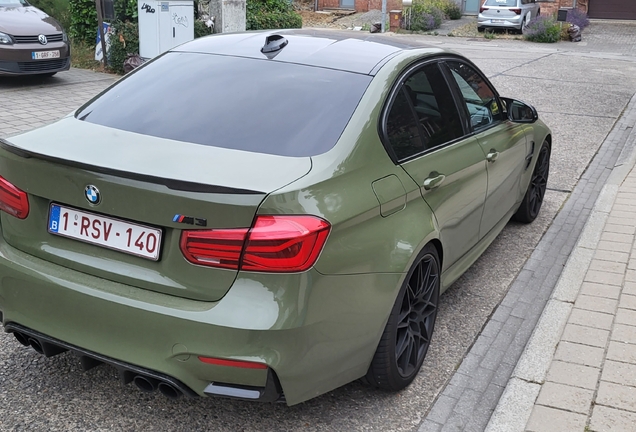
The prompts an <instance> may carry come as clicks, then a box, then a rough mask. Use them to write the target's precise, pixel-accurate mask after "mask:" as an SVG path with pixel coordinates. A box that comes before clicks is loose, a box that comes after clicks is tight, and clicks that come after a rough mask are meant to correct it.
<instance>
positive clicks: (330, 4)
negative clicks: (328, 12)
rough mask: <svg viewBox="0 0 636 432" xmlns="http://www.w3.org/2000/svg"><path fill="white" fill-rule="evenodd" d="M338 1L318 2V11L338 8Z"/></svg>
mask: <svg viewBox="0 0 636 432" xmlns="http://www.w3.org/2000/svg"><path fill="white" fill-rule="evenodd" d="M339 7H340V0H318V10H323V9H331V8H339Z"/></svg>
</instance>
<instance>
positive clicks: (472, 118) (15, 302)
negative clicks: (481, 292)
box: [0, 30, 552, 405]
mask: <svg viewBox="0 0 636 432" xmlns="http://www.w3.org/2000/svg"><path fill="white" fill-rule="evenodd" d="M551 146H552V136H551V132H550V130H549V129H548V128H547V127H546V126H545V125H544V124H543V123H542V122H541V120H539V119H538V116H537V112H536V110H535V109H534V108H533V107H531V106H529V105H527V104H524V103H523V102H520V101H517V100H512V99H507V98H502V97H500V96H499V95H498V93H497V92H496V90H495V89H494V88H493V86H492V85H491V84H490V82H489V81H488V79H486V77H485V76H484V75H483V74H482V73H481V72H480V71H479V69H478V68H477V67H475V65H474V64H472V63H471V62H470V61H469V60H467V59H466V58H464V57H462V56H459V55H457V54H454V53H452V52H448V51H444V50H441V49H438V48H431V47H426V46H411V45H406V44H402V43H401V42H399V41H397V42H396V38H391V37H385V36H375V35H363V34H360V33H353V32H348V33H340V32H333V31H317V30H293V31H292V30H289V31H287V30H277V31H268V32H250V33H242V34H228V35H218V36H210V37H206V38H202V39H197V40H195V41H193V42H190V43H187V44H185V45H181V46H179V47H176V48H174V49H172V50H171V51H169V52H167V53H165V54H163V55H161V56H159V57H158V58H156V59H154V60H153V61H151V62H148V63H147V64H145V65H144V66H143V67H141V68H139V69H137V70H136V71H134V72H133V73H130V74H129V75H127V76H126V77H124V78H123V79H121V80H119V81H118V82H117V83H115V84H114V85H113V86H111V87H110V88H108V89H107V90H105V91H104V92H103V93H101V94H100V95H98V96H97V97H95V98H94V99H92V100H90V101H89V102H87V103H86V104H85V105H84V106H82V107H80V108H79V109H78V110H77V111H75V112H74V113H72V114H70V115H68V116H67V117H65V118H63V119H61V120H59V121H57V122H56V123H53V124H51V125H48V126H45V127H43V128H40V129H37V130H33V131H30V132H27V133H23V134H20V135H16V136H11V137H8V138H6V139H4V140H0V210H2V211H1V212H0V229H1V232H2V235H0V320H1V321H2V323H3V326H4V330H5V331H7V332H11V333H13V334H14V335H15V337H16V338H17V340H18V341H19V342H21V343H22V344H24V345H26V346H31V347H32V348H34V349H35V350H36V351H38V352H39V353H41V354H44V355H45V356H47V357H49V356H53V355H57V354H61V353H64V352H67V351H69V352H71V353H73V354H75V355H77V356H78V357H79V360H80V362H81V365H82V367H83V368H84V369H90V368H92V367H94V366H98V365H100V364H102V363H105V364H108V365H111V366H113V367H115V368H116V369H117V370H118V371H119V373H120V377H121V380H122V381H123V382H124V383H130V382H133V383H134V384H135V385H136V386H137V387H138V388H139V389H141V390H143V391H148V392H151V391H160V392H161V393H163V394H164V395H166V396H168V397H170V398H176V397H179V396H181V395H186V396H222V397H231V398H239V399H245V400H255V401H266V402H272V401H286V403H287V404H289V405H294V404H298V403H300V402H303V401H305V400H308V399H310V398H313V397H315V396H318V395H320V394H323V393H325V392H328V391H330V390H333V389H335V388H337V387H339V386H342V385H344V384H346V383H348V382H351V381H353V380H357V379H360V378H363V379H364V380H366V381H367V382H368V383H369V384H370V385H372V386H375V387H378V388H381V389H385V390H390V391H398V390H400V389H402V388H404V387H406V386H408V385H409V384H410V383H411V382H412V381H413V379H414V378H415V376H416V375H417V374H418V372H419V370H420V367H421V366H422V362H423V361H424V358H425V356H426V352H427V350H428V348H429V345H430V343H431V336H432V334H433V329H434V325H435V318H436V315H437V309H438V305H439V301H440V295H441V293H443V292H444V290H446V289H447V288H448V287H449V286H450V285H451V284H452V283H453V282H454V281H455V280H456V279H457V278H458V277H459V276H460V275H461V274H462V273H463V272H464V271H466V269H467V268H468V267H469V266H470V265H471V264H472V263H473V262H474V261H475V260H476V259H477V258H478V257H479V256H480V254H481V253H482V252H483V251H484V250H485V249H486V248H487V247H488V245H489V244H490V243H491V242H492V241H493V239H494V238H495V237H496V236H497V234H498V233H499V232H500V231H501V230H502V229H503V227H504V226H505V225H506V223H507V222H508V221H509V220H510V219H511V218H514V219H516V220H518V221H521V222H526V223H529V222H532V221H533V220H534V219H535V218H536V217H537V214H538V212H539V210H540V208H541V204H542V201H543V198H544V193H545V190H546V184H547V179H548V173H549V165H550V151H551ZM435 343H444V341H441V340H436V341H435ZM66 355H68V354H66ZM113 391H116V390H113Z"/></svg>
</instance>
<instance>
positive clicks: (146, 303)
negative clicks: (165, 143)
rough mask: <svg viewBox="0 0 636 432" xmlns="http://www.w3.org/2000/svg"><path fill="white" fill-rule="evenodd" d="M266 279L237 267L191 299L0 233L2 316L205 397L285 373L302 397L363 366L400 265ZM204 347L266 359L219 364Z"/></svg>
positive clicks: (267, 396)
mask: <svg viewBox="0 0 636 432" xmlns="http://www.w3.org/2000/svg"><path fill="white" fill-rule="evenodd" d="M290 276H291V275H290ZM268 277H269V278H271V275H255V276H254V277H253V278H246V277H241V276H240V275H239V279H238V280H237V282H236V283H235V285H234V286H233V288H232V289H230V292H228V294H227V295H226V296H225V297H224V298H223V299H222V300H221V301H219V302H201V301H193V300H188V299H182V298H177V297H173V296H168V295H165V294H160V293H155V292H150V291H146V290H142V289H138V288H133V287H130V286H125V285H122V284H117V283H114V282H110V281H107V280H104V279H100V278H96V277H93V276H90V275H86V274H83V273H79V272H75V271H73V270H69V269H67V268H64V267H61V266H58V265H55V264H51V263H48V262H46V261H42V260H39V259H37V258H34V257H32V256H30V255H27V254H25V253H23V252H21V251H19V250H16V249H14V248H12V247H11V246H8V245H7V244H6V242H5V241H4V240H3V239H2V238H1V237H0V316H2V319H3V324H4V325H5V330H7V331H18V332H20V331H21V332H24V333H25V334H33V335H38V337H40V338H41V339H42V340H48V341H52V343H53V344H54V345H57V346H62V347H63V348H66V349H70V350H71V351H76V352H78V353H80V355H85V356H88V357H91V358H96V359H97V360H99V361H101V362H105V363H110V364H113V365H115V367H117V368H118V369H120V370H124V371H126V370H128V371H130V370H132V371H133V372H134V371H137V373H139V374H141V375H147V376H150V377H155V375H153V374H156V375H158V376H159V377H160V378H161V377H163V378H162V379H163V380H164V381H166V380H167V381H168V382H170V380H173V383H174V385H176V386H179V385H181V384H182V385H183V387H184V388H185V389H186V390H184V391H183V392H184V393H189V392H190V391H191V393H192V394H197V395H200V396H206V395H218V396H230V397H239V398H243V399H257V400H258V399H260V400H272V399H275V398H276V397H275V396H271V395H272V394H273V393H272V392H271V389H272V388H274V390H275V387H276V380H275V379H274V380H273V377H276V376H277V377H278V380H279V382H280V386H281V387H282V393H284V396H285V398H286V401H287V403H288V404H290V405H293V404H296V403H299V402H302V401H304V400H307V399H310V398H312V397H315V396H318V395H320V394H322V393H325V392H327V391H330V390H332V389H334V388H336V387H339V386H341V385H343V384H346V383H347V382H350V381H353V380H355V379H357V378H359V377H361V376H362V375H364V373H365V372H366V370H367V368H368V365H369V363H370V361H371V358H372V356H373V354H374V352H375V348H376V346H377V343H378V341H379V338H380V335H381V332H382V329H383V328H384V325H385V322H386V319H387V317H388V315H389V312H390V309H391V306H392V304H393V300H394V298H395V295H396V294H397V287H398V286H399V283H400V281H401V279H402V275H401V274H382V275H376V274H367V275H348V276H323V275H320V274H319V273H317V272H315V271H310V272H309V273H306V274H302V275H293V277H291V278H290V280H291V283H290V284H289V285H287V284H285V283H282V284H281V283H280V280H279V281H278V282H275V279H270V280H269V283H268ZM279 279H280V275H279ZM199 356H203V357H216V358H222V359H231V360H243V361H252V362H261V363H265V364H267V366H268V369H240V368H234V367H228V366H217V365H210V364H205V363H202V362H201V361H200V360H199V359H198V357H199ZM118 365H119V366H118ZM125 381H126V380H124V382H125ZM211 384H212V386H211ZM215 386H216V387H215ZM227 388H230V389H231V388H235V389H242V390H255V391H257V392H260V396H259V397H242V396H245V395H248V394H252V395H255V393H253V392H252V393H245V392H243V393H241V392H238V393H237V394H232V392H231V391H229V392H228V391H227ZM268 389H269V390H268Z"/></svg>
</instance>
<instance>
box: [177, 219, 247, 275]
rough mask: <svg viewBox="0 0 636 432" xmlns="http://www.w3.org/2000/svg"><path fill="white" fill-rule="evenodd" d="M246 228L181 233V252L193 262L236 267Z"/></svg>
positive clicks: (211, 265)
mask: <svg viewBox="0 0 636 432" xmlns="http://www.w3.org/2000/svg"><path fill="white" fill-rule="evenodd" d="M247 232H248V229H247V228H240V229H218V230H192V231H183V232H182V233H181V252H183V256H184V257H185V258H186V259H187V260H188V261H190V262H191V263H193V264H200V265H204V266H210V267H221V268H229V269H238V266H239V261H240V259H241V251H242V250H243V245H244V244H245V236H246V235H247Z"/></svg>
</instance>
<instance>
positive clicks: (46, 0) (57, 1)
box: [29, 0, 71, 30]
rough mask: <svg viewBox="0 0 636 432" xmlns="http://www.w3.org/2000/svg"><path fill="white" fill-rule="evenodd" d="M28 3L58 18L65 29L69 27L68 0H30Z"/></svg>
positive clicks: (69, 12)
mask: <svg viewBox="0 0 636 432" xmlns="http://www.w3.org/2000/svg"><path fill="white" fill-rule="evenodd" d="M29 3H30V4H31V5H33V6H35V7H36V8H38V9H41V10H43V11H44V12H46V13H47V14H49V15H51V16H52V17H53V18H55V19H56V20H58V21H59V23H60V24H61V25H62V27H64V29H65V30H68V29H70V28H71V8H70V5H69V0H31V1H29Z"/></svg>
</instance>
